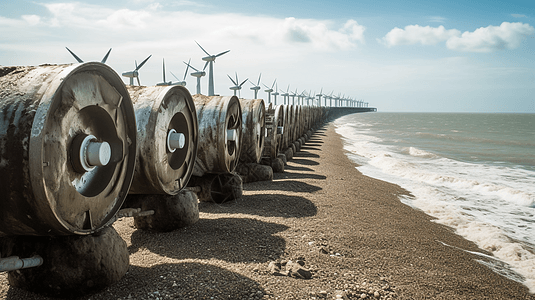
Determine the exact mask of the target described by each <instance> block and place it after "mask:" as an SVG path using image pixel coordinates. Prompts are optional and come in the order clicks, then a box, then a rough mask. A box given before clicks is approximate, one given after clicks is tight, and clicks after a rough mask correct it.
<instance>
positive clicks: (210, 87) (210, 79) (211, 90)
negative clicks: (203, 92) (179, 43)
mask: <svg viewBox="0 0 535 300" xmlns="http://www.w3.org/2000/svg"><path fill="white" fill-rule="evenodd" d="M195 43H197V41H195ZM197 45H198V46H199V47H200V48H201V50H202V51H203V52H204V53H206V55H208V56H205V57H203V58H202V60H204V61H205V62H206V63H207V64H209V65H210V74H209V75H208V96H214V95H215V93H214V62H215V59H216V58H218V57H219V56H221V55H223V54H225V53H227V52H229V51H230V50H227V51H224V52H221V53H219V54H217V55H211V54H210V53H208V52H207V51H206V50H204V48H203V47H202V46H201V45H199V43H197ZM205 69H206V66H205Z"/></svg>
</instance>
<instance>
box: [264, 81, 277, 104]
mask: <svg viewBox="0 0 535 300" xmlns="http://www.w3.org/2000/svg"><path fill="white" fill-rule="evenodd" d="M275 82H277V79H276V78H275V80H274V81H273V84H272V85H271V88H270V87H269V86H267V85H265V84H264V86H265V87H266V89H267V90H264V92H266V93H268V103H271V92H273V87H274V86H275Z"/></svg>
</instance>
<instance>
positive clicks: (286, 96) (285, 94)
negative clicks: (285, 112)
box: [281, 85, 290, 105]
mask: <svg viewBox="0 0 535 300" xmlns="http://www.w3.org/2000/svg"><path fill="white" fill-rule="evenodd" d="M288 90H290V85H288V88H287V89H286V93H285V92H284V91H283V90H281V92H282V94H281V96H283V97H284V105H286V99H288V96H289V95H290V94H289V93H288ZM288 104H290V101H289V99H288Z"/></svg>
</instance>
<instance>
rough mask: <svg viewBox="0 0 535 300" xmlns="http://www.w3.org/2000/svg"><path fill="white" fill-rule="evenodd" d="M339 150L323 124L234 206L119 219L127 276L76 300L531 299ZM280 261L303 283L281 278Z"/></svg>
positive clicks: (22, 295)
mask: <svg viewBox="0 0 535 300" xmlns="http://www.w3.org/2000/svg"><path fill="white" fill-rule="evenodd" d="M343 151H344V150H343V149H342V141H341V138H340V137H339V136H338V135H337V134H336V133H335V132H334V128H333V126H332V125H331V124H328V125H326V126H325V127H324V128H321V129H320V130H318V131H317V132H316V133H315V134H314V135H313V137H312V138H311V140H310V141H308V142H307V143H306V144H305V145H304V146H303V147H302V149H301V152H298V153H297V154H296V155H295V156H294V158H293V159H292V160H291V161H289V162H288V166H286V170H285V172H284V173H276V174H275V175H274V180H273V181H272V182H256V183H249V184H245V185H244V195H243V197H241V198H240V199H238V200H236V201H232V202H229V203H225V204H219V205H218V204H213V203H200V204H199V210H200V212H201V213H200V220H199V221H198V222H197V223H196V224H194V225H193V226H190V227H187V228H183V229H180V230H175V231H172V232H169V233H152V232H146V231H141V230H136V228H135V227H134V225H133V219H132V218H122V219H119V220H118V221H117V222H116V223H115V224H114V225H113V226H114V227H115V229H116V230H117V232H118V233H119V234H120V235H121V237H122V238H123V239H124V240H125V241H126V243H127V246H128V250H129V252H130V269H129V271H128V273H127V274H126V275H125V276H124V277H123V278H122V279H121V280H120V281H119V282H118V283H116V284H114V285H112V286H110V287H108V288H106V289H104V290H103V291H100V292H99V293H96V294H92V295H86V296H82V297H80V298H79V299H94V300H97V299H106V300H107V299H161V300H163V299H535V298H534V297H533V295H531V294H529V292H528V289H527V288H526V287H524V286H523V285H521V284H519V283H517V282H514V281H511V280H508V279H506V278H505V277H502V276H500V275H497V274H495V273H494V272H492V271H491V270H489V269H488V268H486V267H485V266H483V265H482V264H480V263H478V262H476V259H478V260H481V259H482V258H481V257H480V256H476V255H474V254H470V253H468V252H466V251H463V250H468V251H477V252H482V253H485V252H484V251H483V250H481V249H478V248H477V247H476V246H475V245H474V244H473V243H471V242H469V241H467V240H465V239H463V238H461V237H460V236H457V235H455V234H454V233H453V232H452V231H451V230H450V229H449V228H446V227H444V226H442V225H439V224H436V223H433V222H432V218H431V217H429V216H428V215H426V214H424V213H422V212H420V211H417V210H414V209H412V208H410V207H408V206H406V205H404V204H402V203H401V202H400V201H399V200H398V196H399V195H401V194H408V192H407V191H405V190H403V189H401V188H400V187H398V186H396V185H393V184H390V183H387V182H383V181H379V180H375V179H372V178H369V177H365V176H363V175H362V174H360V173H359V172H358V170H356V169H355V165H354V164H353V163H352V162H351V161H349V159H348V158H347V157H346V156H345V155H344V152H343ZM444 244H447V245H451V246H454V247H449V246H447V245H444ZM486 254H488V253H486ZM290 260H291V261H292V262H296V261H299V262H301V263H302V264H304V266H302V271H303V272H305V273H306V272H308V271H310V272H309V274H310V275H311V278H310V279H304V278H300V277H299V276H297V275H295V274H294V276H284V275H285V274H286V273H285V272H284V271H285V270H284V264H286V263H287V262H288V261H290ZM270 263H271V266H273V265H275V264H276V263H279V265H281V264H282V266H283V267H282V269H281V270H280V272H275V271H274V270H273V269H271V268H270V267H271V266H270ZM287 265H290V264H287ZM293 265H294V266H295V265H296V264H295V263H294V264H293ZM305 273H303V274H305ZM291 274H292V272H290V275H291ZM0 298H2V299H50V298H47V297H44V296H40V295H36V294H33V293H29V292H25V291H22V290H20V289H16V288H12V287H10V286H9V285H8V283H7V275H6V274H5V273H2V274H0Z"/></svg>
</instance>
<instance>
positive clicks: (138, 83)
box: [136, 76, 141, 86]
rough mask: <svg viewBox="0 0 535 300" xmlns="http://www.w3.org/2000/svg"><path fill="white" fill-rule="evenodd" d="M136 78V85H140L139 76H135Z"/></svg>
mask: <svg viewBox="0 0 535 300" xmlns="http://www.w3.org/2000/svg"><path fill="white" fill-rule="evenodd" d="M136 78H137V85H139V86H141V82H139V76H137V77H136Z"/></svg>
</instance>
